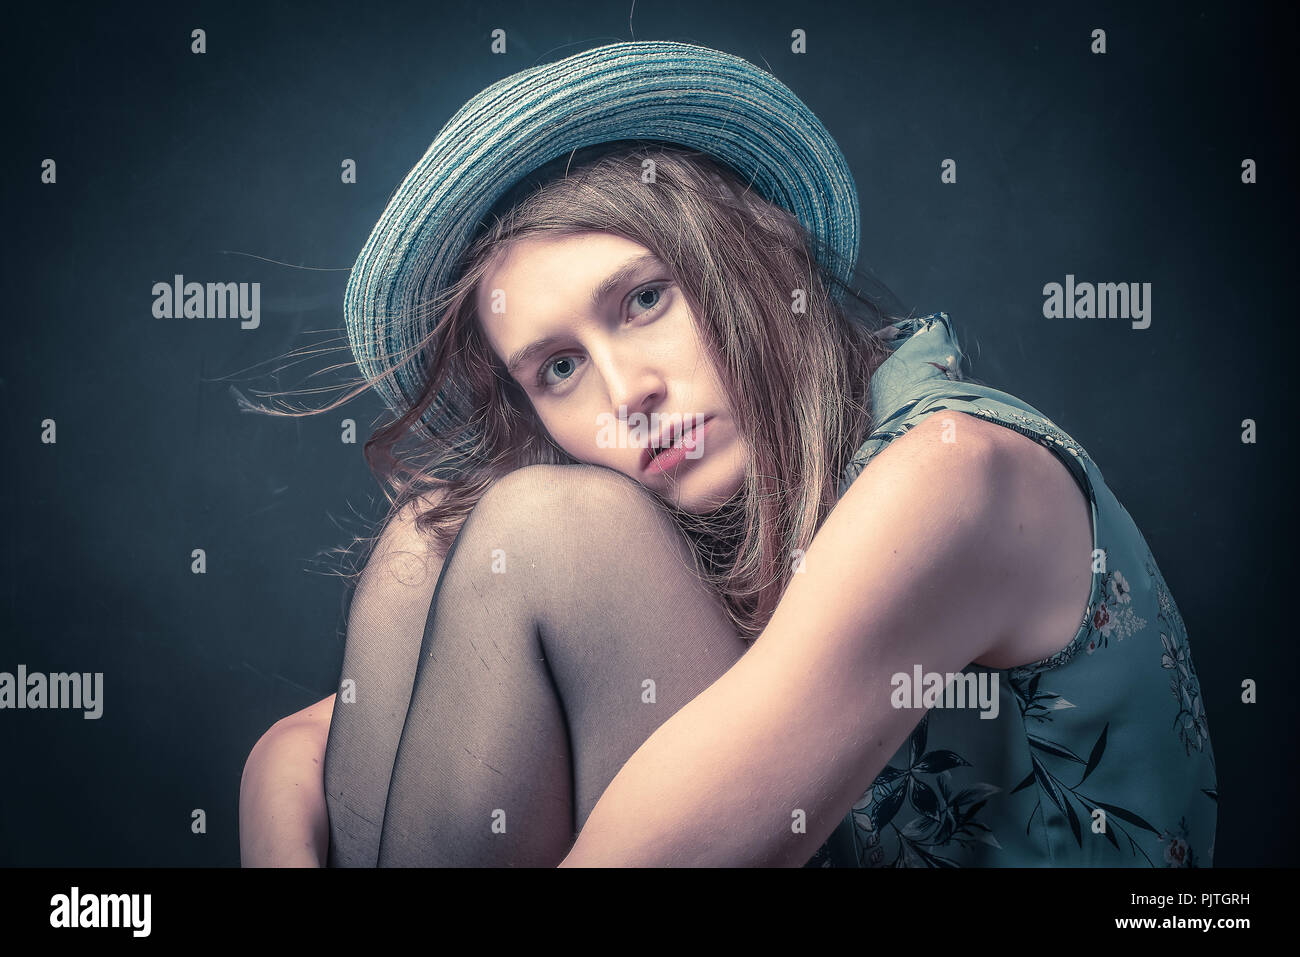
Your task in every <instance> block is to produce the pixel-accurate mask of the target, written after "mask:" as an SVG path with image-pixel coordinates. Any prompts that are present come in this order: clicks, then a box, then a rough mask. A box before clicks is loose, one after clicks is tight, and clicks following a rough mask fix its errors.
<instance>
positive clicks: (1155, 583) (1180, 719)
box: [1146, 551, 1210, 755]
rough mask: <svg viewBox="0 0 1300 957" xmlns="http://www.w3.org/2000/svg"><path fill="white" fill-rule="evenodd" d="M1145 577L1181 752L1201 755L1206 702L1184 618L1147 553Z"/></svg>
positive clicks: (1206, 726) (1206, 737)
mask: <svg viewBox="0 0 1300 957" xmlns="http://www.w3.org/2000/svg"><path fill="white" fill-rule="evenodd" d="M1146 567H1147V574H1148V575H1150V576H1151V584H1152V587H1153V588H1154V589H1155V592H1156V603H1157V605H1158V606H1159V609H1160V611H1159V613H1158V618H1157V620H1158V621H1159V622H1160V645H1161V649H1162V653H1161V656H1160V666H1161V667H1162V668H1165V669H1167V670H1168V671H1170V672H1171V674H1170V677H1169V690H1170V692H1172V693H1173V696H1174V700H1175V701H1176V702H1178V712H1177V714H1175V715H1174V728H1175V729H1176V730H1177V732H1178V737H1179V740H1181V741H1182V743H1183V750H1184V751H1185V752H1186V753H1187V754H1189V755H1190V754H1191V753H1192V752H1193V751H1201V750H1203V749H1204V748H1205V745H1206V744H1207V743H1208V742H1209V740H1210V725H1209V721H1208V720H1207V719H1206V717H1205V702H1204V699H1203V698H1202V697H1201V682H1200V679H1199V678H1198V677H1197V674H1196V667H1195V666H1194V665H1193V664H1192V656H1191V652H1190V651H1189V650H1188V642H1187V629H1186V628H1185V627H1184V625H1183V616H1182V615H1181V614H1179V612H1178V606H1177V605H1175V604H1174V599H1173V596H1171V595H1170V594H1169V587H1168V586H1167V585H1166V584H1165V579H1164V576H1163V575H1162V574H1161V573H1160V569H1159V568H1158V567H1157V566H1156V564H1155V561H1154V560H1153V559H1152V558H1151V553H1150V552H1149V551H1148V552H1147V562H1146Z"/></svg>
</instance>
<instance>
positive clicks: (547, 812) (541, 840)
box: [325, 465, 748, 867]
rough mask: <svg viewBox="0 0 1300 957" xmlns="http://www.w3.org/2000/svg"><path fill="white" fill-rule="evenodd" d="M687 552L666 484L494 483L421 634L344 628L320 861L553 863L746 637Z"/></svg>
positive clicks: (579, 471)
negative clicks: (662, 499)
mask: <svg viewBox="0 0 1300 957" xmlns="http://www.w3.org/2000/svg"><path fill="white" fill-rule="evenodd" d="M689 555H690V553H689V545H688V544H687V541H686V538H685V536H684V535H683V533H682V532H681V531H680V530H679V529H678V527H677V525H676V523H675V522H674V521H673V520H672V518H671V517H670V516H669V515H668V513H667V512H666V510H665V509H664V507H663V506H662V505H661V504H660V503H659V502H658V500H657V499H656V498H655V497H654V496H653V495H652V494H651V493H650V492H648V491H647V490H646V489H644V488H643V487H641V486H640V485H638V484H637V483H635V482H633V481H632V480H631V479H629V478H627V477H625V476H622V475H620V474H618V473H616V472H613V471H611V470H608V469H603V468H596V467H591V466H551V465H545V466H542V465H539V466H531V467H529V468H525V469H520V470H518V471H516V472H514V473H512V474H510V475H508V476H506V477H505V478H504V479H502V480H501V481H499V482H498V483H497V484H495V485H494V486H493V487H492V488H491V489H490V490H489V491H488V492H487V494H486V495H484V496H483V498H482V499H481V500H480V501H479V503H478V505H477V506H476V507H475V508H474V510H473V511H472V512H471V513H470V515H469V517H468V519H467V520H466V522H465V524H464V526H463V527H462V528H461V531H460V534H459V535H458V536H457V538H456V540H455V542H454V543H453V545H452V547H451V549H450V550H449V552H448V554H447V558H446V560H445V562H444V564H443V572H442V576H441V578H440V579H439V581H438V584H437V588H436V590H435V591H434V593H433V600H432V603H431V605H430V607H429V608H428V614H427V620H426V621H425V623H424V627H423V632H422V634H421V633H420V630H419V628H418V627H417V628H412V627H407V628H405V629H404V630H403V629H401V628H395V629H393V630H392V631H391V632H389V634H388V636H387V637H386V638H382V640H381V636H376V635H371V636H369V637H368V638H366V639H364V640H363V639H360V638H358V637H357V636H355V635H354V634H353V629H352V628H351V626H350V627H349V636H348V645H347V649H346V651H345V655H344V667H343V676H344V677H345V678H352V679H353V680H354V681H355V682H356V687H357V701H356V702H354V703H343V701H342V696H340V699H339V700H338V702H337V703H336V704H335V707H334V717H333V720H332V723H331V728H330V736H329V745H328V748H327V751H326V758H325V782H326V800H327V805H328V808H329V814H330V855H329V864H330V866H362V867H366V866H375V865H376V864H378V865H379V866H381V867H389V866H489V867H490V866H506V867H510V866H514V867H521V866H533V867H550V866H554V865H555V864H557V863H559V861H560V860H561V859H562V858H563V857H564V856H565V854H567V853H568V850H569V848H570V847H571V846H572V844H573V841H574V839H575V838H576V836H577V832H578V831H579V830H580V829H581V828H582V826H583V824H584V823H585V821H586V819H587V816H588V815H589V814H590V813H591V810H592V808H593V807H594V806H595V804H596V801H597V799H598V798H599V797H600V795H601V793H602V792H603V791H604V790H605V788H606V787H607V786H608V784H609V782H610V781H611V780H612V779H613V777H614V775H615V774H616V773H617V772H618V770H619V768H621V767H622V766H623V764H624V763H625V762H626V761H627V759H628V758H629V757H631V755H632V753H633V752H634V751H636V749H637V748H638V747H640V745H641V743H642V742H643V741H645V739H646V738H648V737H649V736H650V734H651V733H652V732H653V731H654V730H655V729H656V728H657V727H659V725H661V724H662V723H663V722H664V721H666V720H667V719H668V718H670V717H671V716H672V715H673V714H674V713H675V712H676V711H677V709H679V708H680V707H682V706H683V705H684V704H686V702H688V701H690V700H691V699H692V698H694V697H695V696H696V695H698V694H699V693H700V692H702V691H703V690H704V689H705V688H707V687H708V686H709V685H710V684H712V683H713V682H714V681H715V680H716V679H717V678H719V677H720V676H721V675H722V674H723V673H724V672H725V671H727V669H728V668H730V667H731V665H732V664H734V663H735V662H736V660H737V659H738V658H739V657H740V656H741V655H742V654H743V653H744V652H745V649H746V648H747V647H748V645H747V643H746V642H745V641H743V640H742V639H741V638H740V637H739V636H738V635H737V634H736V633H735V631H734V630H733V627H732V625H731V623H730V621H729V620H728V618H727V616H726V614H725V612H724V610H723V608H722V605H721V603H720V602H719V600H718V599H717V598H716V597H715V596H714V595H713V594H711V593H710V592H709V591H708V590H707V589H706V587H705V586H704V585H703V584H702V583H701V582H700V581H699V579H698V577H697V575H696V573H695V571H694V566H693V564H692V562H691V560H690V557H689ZM354 601H355V599H354ZM413 624H414V623H413ZM417 641H418V642H419V645H418V648H417V647H416V642H417ZM647 681H652V682H653V692H654V702H653V703H647V702H646V701H645V700H644V699H645V698H646V697H647V696H648V695H647V690H646V689H647V688H648V687H650V686H649V685H647V684H646V682H647ZM408 702H409V704H408Z"/></svg>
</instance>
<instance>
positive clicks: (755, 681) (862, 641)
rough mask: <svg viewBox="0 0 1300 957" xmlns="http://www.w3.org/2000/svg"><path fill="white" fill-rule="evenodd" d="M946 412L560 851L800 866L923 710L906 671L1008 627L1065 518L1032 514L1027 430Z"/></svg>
mask: <svg viewBox="0 0 1300 957" xmlns="http://www.w3.org/2000/svg"><path fill="white" fill-rule="evenodd" d="M951 418H952V420H953V421H954V422H955V424H956V431H955V433H951V429H945V423H946V422H947V420H949V419H950V416H948V415H944V416H940V415H935V416H931V417H929V418H927V419H926V420H924V421H923V422H922V423H921V424H920V425H918V426H917V427H916V428H915V429H913V430H911V431H910V432H909V433H907V434H906V435H905V436H901V437H900V438H898V439H895V440H894V441H893V442H892V443H891V444H890V446H889V447H887V448H886V449H885V450H884V451H882V452H881V453H880V454H879V455H878V456H877V458H876V459H875V460H874V461H873V462H872V463H871V465H869V466H868V467H867V469H865V470H864V471H863V473H862V475H860V476H859V477H858V479H857V480H856V481H855V482H854V483H853V485H852V486H851V487H850V488H849V490H848V491H847V492H846V493H845V495H844V496H843V497H842V498H841V500H840V501H839V503H838V504H837V505H836V507H835V509H834V510H833V511H832V513H831V514H830V516H829V517H828V518H827V519H826V522H825V523H824V525H823V526H822V527H821V528H820V529H819V530H818V533H817V535H816V537H815V538H814V540H813V542H812V544H811V546H810V548H809V550H808V552H807V555H806V556H805V559H804V571H803V572H802V573H799V574H796V575H794V576H793V579H792V581H791V584H790V585H789V587H788V588H787V589H786V592H785V595H784V596H783V597H782V600H781V602H780V604H779V605H778V606H777V609H776V612H775V613H774V615H773V616H772V619H771V620H770V622H769V624H768V627H767V628H766V629H765V630H764V631H763V633H762V634H761V635H760V636H759V638H758V640H757V641H756V643H755V644H754V646H753V647H752V648H751V649H750V651H749V652H747V653H746V654H745V655H744V657H742V658H741V659H740V660H739V661H738V662H737V663H736V664H735V665H734V666H733V667H732V668H731V669H730V670H729V671H727V673H726V674H724V675H723V676H722V677H721V678H719V679H718V680H717V681H716V682H714V684H712V685H711V686H710V687H709V688H708V689H706V690H705V691H704V692H703V693H702V694H700V695H699V696H697V697H696V698H695V699H693V700H692V701H690V702H689V703H688V704H687V705H686V706H685V707H683V708H682V709H681V710H680V711H678V712H677V713H676V714H675V715H673V717H671V718H670V719H669V720H668V721H666V722H665V723H664V724H663V725H661V726H660V727H659V728H658V729H657V730H656V731H655V732H654V733H653V734H652V735H651V736H650V737H649V738H648V739H647V740H646V741H645V743H644V744H642V746H641V747H640V749H638V750H637V751H636V752H635V753H634V754H633V755H632V757H631V758H630V759H629V760H628V761H627V763H626V764H625V765H624V766H623V768H622V769H621V770H620V771H619V773H618V774H617V775H616V776H615V778H614V780H613V781H612V782H611V783H610V785H609V787H608V788H607V789H606V790H605V793H604V794H603V795H602V796H601V798H600V801H599V802H598V803H597V804H596V807H595V808H594V810H593V811H592V813H591V815H590V817H589V818H588V820H587V822H586V825H585V827H584V828H583V830H582V832H581V833H580V834H579V836H578V839H577V842H576V843H575V844H574V846H573V848H572V849H571V851H570V853H569V855H568V857H566V858H565V860H564V861H563V862H562V865H561V866H611V865H617V866H646V865H651V866H680V865H706V866H736V865H740V866H746V865H750V866H752V865H800V864H803V863H804V862H806V861H807V860H808V859H809V858H811V857H812V856H813V854H814V853H815V852H816V850H817V848H818V847H820V846H821V844H822V843H823V842H824V841H825V840H826V838H827V837H828V836H829V835H830V833H831V832H832V831H833V830H834V828H835V826H836V825H837V823H838V822H839V821H840V820H841V819H842V818H843V816H844V814H846V813H847V812H848V809H849V808H850V807H851V806H852V805H853V803H854V802H855V801H856V800H857V799H858V798H859V797H860V796H861V795H862V794H863V793H864V792H865V791H866V789H867V788H868V787H870V786H871V783H872V781H873V780H875V778H876V776H877V775H878V774H879V773H880V771H881V770H882V769H883V767H884V765H885V763H886V762H887V761H888V760H889V758H890V757H892V755H893V754H894V753H895V752H896V750H897V749H898V747H899V746H900V745H901V744H902V743H903V742H904V741H905V740H906V738H907V736H908V734H910V733H911V731H912V729H913V728H914V727H915V725H916V724H917V722H918V721H920V719H921V718H922V717H923V716H924V714H925V709H924V708H921V707H915V706H912V704H913V702H912V701H911V700H910V695H909V700H908V701H907V703H906V704H907V706H896V705H895V700H896V697H895V683H894V680H893V676H895V675H897V674H903V675H906V676H907V679H908V680H909V681H910V680H911V679H912V677H913V675H914V673H915V669H916V668H917V667H918V666H919V668H920V670H921V672H922V673H923V674H926V673H932V672H937V673H939V674H947V673H950V672H951V673H956V672H960V671H961V670H962V669H963V668H964V667H966V666H967V665H968V664H970V662H972V661H976V660H979V659H980V657H981V656H982V655H983V654H984V653H985V652H987V651H989V650H991V649H995V648H996V647H998V645H999V643H1000V642H1002V641H1004V640H1005V637H1006V636H1007V634H1008V633H1010V632H1011V631H1012V630H1013V629H1014V627H1015V622H1016V620H1017V610H1018V603H1019V602H1021V601H1022V600H1024V598H1025V597H1026V595H1030V594H1032V593H1033V592H1034V590H1035V589H1039V588H1040V587H1041V585H1042V582H1043V581H1044V580H1045V578H1044V575H1045V574H1046V573H1045V572H1043V571H1042V570H1040V566H1042V565H1044V564H1047V563H1046V562H1044V556H1045V555H1046V554H1048V552H1049V551H1050V546H1051V542H1052V540H1053V539H1054V538H1055V537H1056V530H1055V529H1052V528H1046V527H1041V526H1039V527H1033V526H1030V527H1024V526H1025V525H1027V524H1029V523H1027V522H1024V521H1023V515H1024V510H1025V508H1026V505H1027V504H1028V505H1029V506H1030V512H1031V514H1041V513H1042V511H1041V510H1042V507H1043V503H1041V502H1037V501H1035V500H1034V496H1037V497H1038V498H1042V497H1043V496H1044V494H1045V493H1043V492H1041V491H1039V490H1038V488H1037V486H1038V485H1041V484H1042V483H1041V481H1037V482H1036V481H1035V480H1034V479H1033V478H1032V477H1027V475H1026V470H1025V469H1023V468H1020V467H1019V463H1021V462H1023V461H1024V459H1023V458H1022V457H1021V456H1023V455H1024V454H1025V453H1024V451H1023V450H1022V449H1020V448H1018V447H1016V446H1014V440H1015V439H1016V437H1015V436H1012V435H1011V434H1010V433H1009V432H1007V431H1006V430H1000V429H999V427H998V426H996V425H993V424H991V423H985V422H981V421H980V420H978V419H975V418H974V417H971V416H965V415H962V414H961V413H953V414H952V416H951ZM999 432H1000V433H1001V434H998V433H999ZM951 438H955V441H951V440H949V439H951ZM1085 558H1086V556H1081V557H1080V558H1079V561H1083V560H1084V559H1085ZM1064 560H1065V559H1062V560H1061V561H1064ZM1050 571H1051V573H1053V574H1058V575H1059V569H1052V570H1050ZM994 700H995V701H996V697H995V698H994ZM801 822H802V828H801V826H800V825H801Z"/></svg>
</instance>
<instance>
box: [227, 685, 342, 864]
mask: <svg viewBox="0 0 1300 957" xmlns="http://www.w3.org/2000/svg"><path fill="white" fill-rule="evenodd" d="M333 714H334V695H330V696H329V697H328V698H325V699H323V700H321V701H318V702H316V703H315V704H313V705H310V706H308V707H306V708H304V709H303V710H302V711H298V712H296V713H294V714H291V715H289V716H288V717H284V718H281V719H280V720H279V721H277V722H276V723H275V724H273V725H271V727H270V729H269V730H268V731H267V732H266V734H264V735H262V737H261V738H259V739H258V741H257V744H255V745H253V750H252V751H251V752H250V753H249V755H248V760H247V761H246V762H245V764H244V774H243V777H242V778H241V779H240V783H239V860H240V864H241V865H242V866H243V867H324V866H325V863H326V854H327V852H328V850H329V813H328V811H327V809H326V806H325V776H324V770H325V745H326V742H327V741H328V739H329V730H330V719H331V718H332V716H333Z"/></svg>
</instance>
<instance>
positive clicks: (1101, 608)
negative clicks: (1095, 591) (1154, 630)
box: [1084, 569, 1147, 654]
mask: <svg viewBox="0 0 1300 957" xmlns="http://www.w3.org/2000/svg"><path fill="white" fill-rule="evenodd" d="M1101 593H1102V596H1103V597H1102V599H1101V601H1099V602H1098V603H1097V606H1096V607H1095V608H1094V609H1093V612H1092V620H1091V625H1092V628H1093V631H1095V632H1096V633H1097V635H1098V637H1095V638H1089V639H1088V643H1087V644H1086V645H1085V646H1084V650H1085V651H1087V653H1088V654H1092V653H1093V652H1094V651H1096V650H1097V649H1098V648H1105V647H1107V646H1108V645H1109V644H1110V639H1112V638H1114V639H1115V640H1116V641H1123V640H1124V639H1125V638H1127V637H1129V636H1130V635H1134V634H1137V633H1138V632H1139V631H1141V630H1142V629H1143V628H1145V627H1146V626H1147V620H1146V619H1145V618H1142V617H1140V616H1139V615H1138V614H1137V613H1136V612H1135V611H1134V610H1133V607H1132V604H1133V591H1132V589H1131V588H1130V587H1129V583H1128V579H1127V578H1125V577H1124V575H1123V573H1122V572H1120V571H1119V570H1118V569H1115V570H1113V571H1108V572H1106V574H1105V577H1104V578H1103V579H1102V583H1101Z"/></svg>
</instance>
